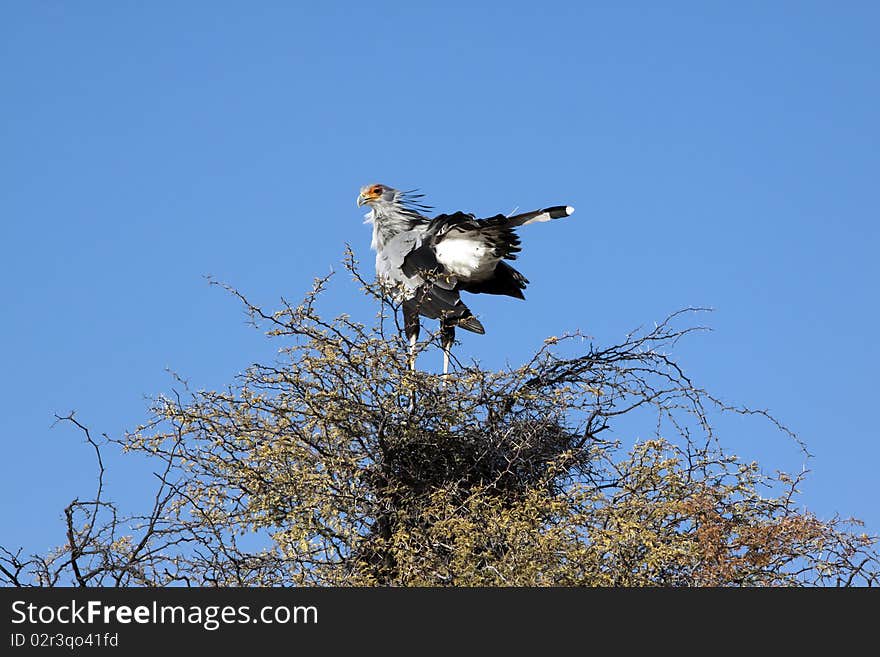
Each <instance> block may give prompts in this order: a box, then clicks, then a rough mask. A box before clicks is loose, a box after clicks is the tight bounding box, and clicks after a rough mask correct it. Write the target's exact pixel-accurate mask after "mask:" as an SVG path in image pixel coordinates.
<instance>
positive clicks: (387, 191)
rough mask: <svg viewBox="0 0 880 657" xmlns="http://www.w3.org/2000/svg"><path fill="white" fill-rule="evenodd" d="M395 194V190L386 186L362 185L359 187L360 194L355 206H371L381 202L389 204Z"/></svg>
mask: <svg viewBox="0 0 880 657" xmlns="http://www.w3.org/2000/svg"><path fill="white" fill-rule="evenodd" d="M396 194H397V190H396V189H393V188H391V187H389V186H388V185H380V184H378V183H375V184H373V185H364V186H363V187H361V193H360V194H358V198H357V204H358V207H361V206H362V205H369V206H372V205H373V204H374V203H380V202H382V201H386V202H391V201H393V200H394V197H395V195H396Z"/></svg>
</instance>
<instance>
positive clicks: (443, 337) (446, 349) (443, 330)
mask: <svg viewBox="0 0 880 657" xmlns="http://www.w3.org/2000/svg"><path fill="white" fill-rule="evenodd" d="M453 342H455V326H453V325H451V324H446V323H444V324H442V325H441V326H440V344H441V345H442V347H443V385H446V376H447V375H448V374H449V355H450V353H451V351H452V343H453Z"/></svg>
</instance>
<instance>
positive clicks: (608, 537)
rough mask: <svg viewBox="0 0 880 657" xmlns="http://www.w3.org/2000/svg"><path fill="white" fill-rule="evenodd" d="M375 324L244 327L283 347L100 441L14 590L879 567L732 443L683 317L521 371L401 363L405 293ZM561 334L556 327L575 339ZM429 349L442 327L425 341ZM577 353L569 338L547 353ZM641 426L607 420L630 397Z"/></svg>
mask: <svg viewBox="0 0 880 657" xmlns="http://www.w3.org/2000/svg"><path fill="white" fill-rule="evenodd" d="M346 264H347V267H348V269H349V271H350V272H352V274H353V275H354V277H355V279H356V280H358V281H359V282H360V283H361V284H362V287H363V289H364V290H365V291H366V292H367V293H368V294H371V295H373V296H374V297H375V298H376V299H377V300H379V304H380V307H381V312H380V313H379V315H378V319H377V321H376V322H375V323H374V326H372V327H367V326H365V325H363V324H360V323H357V322H354V321H352V320H351V319H350V318H348V317H346V316H342V317H337V318H336V319H333V320H332V321H328V320H325V319H322V318H321V316H320V315H319V313H318V311H317V309H316V303H317V301H318V298H319V296H320V293H321V291H322V290H323V289H324V287H325V286H326V284H327V279H320V280H318V281H316V284H315V286H314V289H313V290H312V291H311V292H310V293H309V294H308V295H307V296H306V298H305V300H304V301H303V302H302V303H301V304H299V305H290V304H287V303H286V302H285V303H284V304H283V306H282V308H281V309H280V310H278V311H277V312H272V313H268V312H264V311H263V310H262V309H261V308H259V307H257V306H255V305H253V304H252V303H250V302H249V301H248V300H247V299H246V298H245V297H244V296H243V295H241V294H240V293H238V292H236V291H235V290H230V291H232V292H233V293H234V294H235V295H236V296H238V297H239V299H240V300H241V301H242V302H243V303H244V305H245V307H246V309H247V311H248V313H249V315H250V317H251V318H252V320H253V321H254V323H255V324H262V325H268V327H269V334H270V335H272V336H276V337H278V338H280V339H281V340H283V344H284V345H285V346H284V347H283V349H282V350H281V352H280V356H279V358H278V360H277V362H274V363H272V364H265V365H261V364H257V365H253V366H251V367H250V368H249V369H247V371H245V372H244V373H243V374H242V375H240V376H239V378H238V379H237V380H236V381H235V382H234V383H233V384H232V385H231V386H230V387H229V388H228V389H226V390H222V391H190V390H189V389H188V387H187V386H186V385H185V384H184V383H183V382H182V381H181V382H180V387H181V390H180V391H179V392H176V393H174V394H173V395H170V396H162V397H159V398H158V399H156V400H155V403H154V405H153V409H152V419H151V420H150V421H149V422H147V423H146V424H144V425H143V426H141V427H140V428H139V429H138V430H136V431H134V432H132V433H131V434H129V435H125V436H123V437H119V438H114V437H107V436H104V437H102V438H100V439H96V438H94V437H93V436H92V435H91V433H90V432H89V430H88V429H87V428H86V427H85V426H84V425H82V424H80V423H79V422H78V420H77V419H76V418H74V417H73V416H72V415H71V416H69V417H66V418H62V419H65V420H67V421H69V422H72V423H74V424H75V425H76V426H77V427H79V429H80V430H81V431H82V432H83V434H84V436H85V438H86V439H87V440H88V442H89V443H90V444H91V445H92V447H93V448H94V450H95V452H96V455H97V460H98V489H97V493H96V494H95V496H94V498H93V499H91V500H88V501H82V500H74V501H73V502H71V503H70V505H69V506H68V507H67V508H66V509H65V510H64V518H65V524H66V535H65V537H64V540H63V544H62V545H61V546H60V547H59V548H58V549H57V550H55V551H53V552H52V553H50V554H48V555H34V556H30V557H27V556H23V555H22V554H21V552H20V551H18V552H14V551H12V550H11V549H10V548H9V547H8V546H7V548H3V549H2V555H0V577H2V581H3V582H4V583H5V584H7V585H31V584H36V585H43V586H52V585H61V584H74V585H81V586H110V585H117V586H136V585H138V586H140V585H146V586H166V585H179V584H184V585H216V586H227V585H241V586H266V585H314V584H317V585H460V586H470V585H629V586H642V585H674V586H679V585H683V586H695V585H696V586H699V585H709V586H718V585H743V586H752V585H761V586H764V585H871V584H874V583H876V582H877V581H878V573H880V568H878V555H877V552H876V538H875V537H871V536H868V535H865V534H861V533H858V532H859V530H858V523H856V522H854V521H844V520H842V519H839V518H835V519H832V520H821V519H819V518H817V517H816V516H814V515H813V514H811V513H810V512H808V511H805V510H803V509H802V507H801V505H800V504H799V503H798V502H797V492H798V491H797V486H798V484H799V483H800V480H801V476H802V475H801V476H795V477H789V476H787V475H784V474H782V475H778V476H774V477H770V476H767V475H765V474H763V473H762V472H761V471H760V470H759V468H758V467H757V465H756V464H754V463H748V462H743V461H741V460H740V459H738V458H737V457H736V456H734V455H733V454H731V453H729V452H727V451H726V450H724V449H723V448H722V447H721V445H720V441H719V440H718V439H717V438H716V436H715V434H714V433H713V429H712V427H711V426H710V423H709V416H710V415H711V414H713V413H715V412H734V413H741V414H746V415H757V416H760V419H761V420H763V421H769V422H771V423H773V424H774V425H775V426H776V427H777V428H778V429H779V430H780V431H781V432H782V433H783V434H784V435H788V436H789V437H790V438H791V439H794V440H797V439H796V438H795V437H794V436H793V435H792V434H791V433H790V432H788V431H787V429H785V428H784V427H783V426H782V425H780V424H779V423H777V422H776V421H775V420H774V419H773V418H772V417H770V416H769V415H767V414H766V413H764V412H761V411H751V410H748V409H745V408H730V407H727V406H725V405H724V404H722V403H721V402H720V401H719V400H718V399H716V398H715V397H713V396H712V395H710V394H709V393H707V392H706V391H704V390H702V389H700V388H698V387H697V386H695V385H694V384H693V383H692V381H691V379H689V378H688V377H687V376H686V375H685V373H684V372H683V371H682V370H681V369H680V368H679V367H678V366H677V365H676V363H675V362H674V361H673V360H671V359H670V357H669V356H668V355H667V352H668V351H669V350H670V349H671V348H672V347H673V346H674V345H675V343H676V342H677V341H678V340H679V339H681V338H682V337H684V336H686V335H687V334H688V333H690V332H692V331H694V330H697V329H695V328H688V327H685V328H679V327H678V325H679V324H681V323H682V322H684V321H688V319H689V318H690V317H692V312H691V311H683V312H681V313H676V314H675V315H673V316H671V317H670V318H668V319H667V320H666V321H664V322H662V323H660V324H659V325H657V326H655V327H654V328H652V329H650V330H646V331H637V332H635V333H633V334H631V335H628V336H627V337H626V338H625V340H623V342H621V343H620V344H618V345H615V346H611V347H606V348H598V347H594V346H589V347H585V346H584V345H585V344H586V343H581V342H577V341H572V340H571V337H569V338H560V339H557V338H550V339H548V340H547V341H546V343H545V344H544V345H543V347H542V348H541V349H540V350H538V352H537V353H536V354H535V355H534V357H532V358H531V360H529V362H527V363H525V364H524V365H522V366H520V367H517V368H516V369H510V370H503V371H488V370H486V369H482V368H480V367H479V366H476V365H474V366H465V365H462V364H461V363H459V364H458V368H457V371H456V372H455V373H454V374H453V375H452V376H450V377H449V379H448V381H447V382H446V385H442V382H441V380H440V379H441V378H440V377H438V376H437V375H434V374H430V373H426V372H418V371H417V372H410V371H409V370H408V368H407V349H408V345H407V344H406V343H405V341H404V340H402V339H401V331H400V326H399V325H397V323H396V322H397V319H396V318H397V314H396V312H395V311H396V309H394V308H392V307H390V306H388V305H387V303H386V302H384V301H382V295H381V294H380V291H379V290H377V289H376V288H375V287H374V286H373V285H371V284H368V283H367V282H365V281H364V280H363V279H361V277H360V276H359V275H358V273H357V268H356V266H355V263H354V260H353V258H352V257H351V254H350V252H349V255H348V257H347V260H346ZM566 341H568V342H566ZM435 346H436V345H435ZM563 347H566V349H567V351H572V350H573V349H575V348H580V352H579V353H577V352H576V353H575V355H574V356H570V357H569V356H566V357H563V356H562V355H560V353H561V351H562V348H563ZM646 410H649V411H650V417H649V420H650V421H649V423H648V424H647V425H646V426H645V427H644V428H643V429H642V431H643V432H647V433H648V434H649V435H650V438H648V439H641V440H629V441H628V445H629V446H624V444H623V443H621V442H618V441H615V440H613V439H612V438H611V436H612V433H613V432H612V431H611V429H613V428H614V427H615V426H616V425H617V426H619V424H620V422H621V420H623V419H624V416H626V417H627V418H632V417H633V416H634V415H635V416H639V417H642V418H646V417H648V415H647V414H645V413H644V411H646ZM108 444H109V445H112V446H119V447H121V448H122V449H123V450H126V451H129V452H140V453H143V454H146V455H148V456H149V457H150V458H151V459H153V460H154V462H155V463H156V464H157V465H158V467H157V470H156V474H157V477H158V481H159V484H158V490H157V491H156V494H155V497H154V498H153V500H152V508H151V510H150V511H149V512H148V513H146V514H144V515H134V516H125V517H124V516H123V515H121V514H120V512H119V511H118V510H117V507H116V506H115V505H114V504H112V503H111V502H109V501H107V500H105V499H104V495H103V490H102V488H103V475H104V466H103V462H102V460H101V450H102V448H106V446H107V445H108Z"/></svg>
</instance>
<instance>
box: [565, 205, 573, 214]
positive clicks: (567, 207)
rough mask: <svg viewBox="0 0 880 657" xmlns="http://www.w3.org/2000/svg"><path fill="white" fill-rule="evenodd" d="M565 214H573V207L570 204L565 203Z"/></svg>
mask: <svg viewBox="0 0 880 657" xmlns="http://www.w3.org/2000/svg"><path fill="white" fill-rule="evenodd" d="M565 214H567V215H569V216H571V215H573V214H574V208H573V207H571V206H570V205H566V206H565Z"/></svg>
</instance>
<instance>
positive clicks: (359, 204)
mask: <svg viewBox="0 0 880 657" xmlns="http://www.w3.org/2000/svg"><path fill="white" fill-rule="evenodd" d="M364 203H366V200H365V199H364V195H363V194H358V200H357V204H358V207H361V206H362V205H363V204H364Z"/></svg>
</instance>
